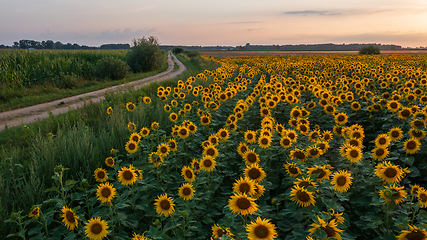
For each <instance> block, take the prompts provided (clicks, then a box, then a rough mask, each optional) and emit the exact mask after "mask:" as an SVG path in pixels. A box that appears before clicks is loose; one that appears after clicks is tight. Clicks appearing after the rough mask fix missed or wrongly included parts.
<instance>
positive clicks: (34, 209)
mask: <svg viewBox="0 0 427 240" xmlns="http://www.w3.org/2000/svg"><path fill="white" fill-rule="evenodd" d="M39 216H40V207H39V206H33V207H32V208H31V211H30V213H29V214H28V217H29V218H38V217H39Z"/></svg>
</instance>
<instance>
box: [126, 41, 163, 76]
mask: <svg viewBox="0 0 427 240" xmlns="http://www.w3.org/2000/svg"><path fill="white" fill-rule="evenodd" d="M132 43H133V47H132V48H131V51H130V52H129V54H128V57H127V63H128V65H129V67H130V69H131V70H132V72H146V71H152V70H154V69H156V68H159V67H160V66H161V64H162V54H161V50H160V48H159V43H158V40H157V38H156V37H153V36H150V37H148V38H146V37H142V38H139V39H133V40H132Z"/></svg>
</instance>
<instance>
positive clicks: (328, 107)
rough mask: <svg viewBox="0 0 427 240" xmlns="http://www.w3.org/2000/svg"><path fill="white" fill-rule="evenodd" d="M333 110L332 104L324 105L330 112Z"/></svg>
mask: <svg viewBox="0 0 427 240" xmlns="http://www.w3.org/2000/svg"><path fill="white" fill-rule="evenodd" d="M333 110H334V108H333V107H332V106H327V107H326V111H328V112H332V111H333Z"/></svg>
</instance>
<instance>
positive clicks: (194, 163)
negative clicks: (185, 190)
mask: <svg viewBox="0 0 427 240" xmlns="http://www.w3.org/2000/svg"><path fill="white" fill-rule="evenodd" d="M191 168H192V169H194V172H195V173H199V172H200V171H201V169H200V163H199V161H198V160H197V159H195V158H194V159H193V160H192V161H191ZM194 177H195V176H194Z"/></svg>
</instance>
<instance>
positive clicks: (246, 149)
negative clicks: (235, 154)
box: [240, 145, 248, 153]
mask: <svg viewBox="0 0 427 240" xmlns="http://www.w3.org/2000/svg"><path fill="white" fill-rule="evenodd" d="M240 151H241V152H242V153H245V152H246V151H248V148H247V147H246V146H244V145H243V146H241V147H240Z"/></svg>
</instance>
